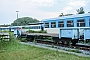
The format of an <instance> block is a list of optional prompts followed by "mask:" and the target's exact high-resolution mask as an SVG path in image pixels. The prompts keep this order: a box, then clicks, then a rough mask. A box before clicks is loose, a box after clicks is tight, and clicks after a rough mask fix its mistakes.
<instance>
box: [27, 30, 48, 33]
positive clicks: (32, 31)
mask: <svg viewBox="0 0 90 60" xmlns="http://www.w3.org/2000/svg"><path fill="white" fill-rule="evenodd" d="M29 33H47V31H46V30H44V31H42V30H40V31H34V30H29Z"/></svg>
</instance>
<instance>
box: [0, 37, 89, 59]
mask: <svg viewBox="0 0 90 60" xmlns="http://www.w3.org/2000/svg"><path fill="white" fill-rule="evenodd" d="M11 39H12V38H11ZM3 43H4V44H2V43H1V42H0V60H90V58H89V57H80V56H76V55H73V54H68V53H63V52H58V51H52V50H48V49H44V48H38V47H34V46H29V45H24V44H20V43H19V41H17V40H16V39H14V38H13V39H12V40H10V41H7V42H3ZM1 45H2V46H1Z"/></svg>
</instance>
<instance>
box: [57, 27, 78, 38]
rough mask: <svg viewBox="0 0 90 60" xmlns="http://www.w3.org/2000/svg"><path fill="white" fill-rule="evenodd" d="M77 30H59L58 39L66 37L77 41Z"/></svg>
mask: <svg viewBox="0 0 90 60" xmlns="http://www.w3.org/2000/svg"><path fill="white" fill-rule="evenodd" d="M78 32H79V29H77V28H61V29H60V33H59V38H60V39H61V37H66V38H72V39H78V38H79V34H78Z"/></svg>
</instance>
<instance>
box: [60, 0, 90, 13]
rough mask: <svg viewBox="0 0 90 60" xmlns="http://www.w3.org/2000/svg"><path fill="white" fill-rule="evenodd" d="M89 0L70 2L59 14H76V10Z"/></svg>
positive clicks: (72, 0)
mask: <svg viewBox="0 0 90 60" xmlns="http://www.w3.org/2000/svg"><path fill="white" fill-rule="evenodd" d="M89 2H90V0H88V1H87V0H71V1H70V2H69V3H68V5H67V6H66V7H65V8H64V9H63V10H62V11H61V13H65V14H66V13H76V9H78V8H80V7H85V6H86V5H87V3H89Z"/></svg>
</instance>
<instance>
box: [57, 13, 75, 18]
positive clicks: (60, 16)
mask: <svg viewBox="0 0 90 60" xmlns="http://www.w3.org/2000/svg"><path fill="white" fill-rule="evenodd" d="M70 15H74V14H63V13H61V14H60V15H59V17H62V16H70Z"/></svg>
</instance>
